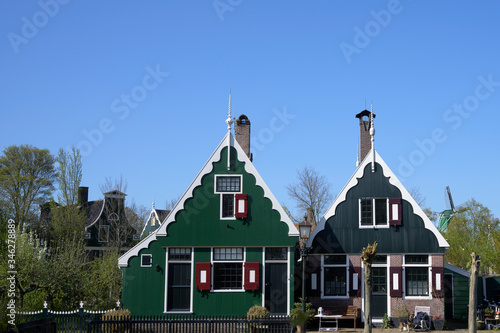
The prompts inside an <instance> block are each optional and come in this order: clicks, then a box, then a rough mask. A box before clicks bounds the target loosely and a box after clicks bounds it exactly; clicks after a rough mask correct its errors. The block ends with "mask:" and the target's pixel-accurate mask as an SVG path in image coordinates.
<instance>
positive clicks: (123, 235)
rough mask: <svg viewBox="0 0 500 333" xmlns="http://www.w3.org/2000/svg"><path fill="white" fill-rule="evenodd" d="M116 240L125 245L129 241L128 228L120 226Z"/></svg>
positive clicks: (117, 229)
mask: <svg viewBox="0 0 500 333" xmlns="http://www.w3.org/2000/svg"><path fill="white" fill-rule="evenodd" d="M116 238H117V239H118V241H119V242H121V243H125V242H126V241H127V227H125V226H119V227H117V228H116Z"/></svg>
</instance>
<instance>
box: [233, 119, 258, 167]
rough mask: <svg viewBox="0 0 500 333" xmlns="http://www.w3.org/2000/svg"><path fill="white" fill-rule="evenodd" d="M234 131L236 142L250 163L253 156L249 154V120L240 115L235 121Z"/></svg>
mask: <svg viewBox="0 0 500 333" xmlns="http://www.w3.org/2000/svg"><path fill="white" fill-rule="evenodd" d="M234 131H235V136H236V141H238V143H239V145H240V146H241V148H243V151H244V152H245V154H247V156H248V158H249V159H250V161H252V160H253V156H252V154H251V153H250V120H248V117H247V116H245V115H244V114H242V115H241V116H239V117H238V119H236V126H235V129H234Z"/></svg>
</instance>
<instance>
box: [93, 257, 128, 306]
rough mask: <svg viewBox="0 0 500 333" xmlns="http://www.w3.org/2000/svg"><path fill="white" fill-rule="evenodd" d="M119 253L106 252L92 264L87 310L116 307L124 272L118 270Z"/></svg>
mask: <svg viewBox="0 0 500 333" xmlns="http://www.w3.org/2000/svg"><path fill="white" fill-rule="evenodd" d="M120 256H121V253H120V252H119V251H106V252H105V253H104V254H103V255H102V256H101V257H100V258H95V259H94V260H93V261H92V262H91V263H90V271H91V272H92V278H91V279H88V280H87V281H86V282H87V287H86V290H87V297H86V299H87V300H88V303H87V305H86V307H87V308H90V309H95V310H102V309H109V308H112V307H114V305H115V303H116V301H117V300H119V299H120V296H121V290H122V272H121V271H120V269H119V268H118V265H117V262H118V258H119V257H120Z"/></svg>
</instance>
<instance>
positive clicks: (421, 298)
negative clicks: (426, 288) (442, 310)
mask: <svg viewBox="0 0 500 333" xmlns="http://www.w3.org/2000/svg"><path fill="white" fill-rule="evenodd" d="M404 299H408V300H422V301H423V300H427V301H430V300H432V297H431V296H404Z"/></svg>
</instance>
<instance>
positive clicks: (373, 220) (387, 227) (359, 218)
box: [358, 197, 390, 229]
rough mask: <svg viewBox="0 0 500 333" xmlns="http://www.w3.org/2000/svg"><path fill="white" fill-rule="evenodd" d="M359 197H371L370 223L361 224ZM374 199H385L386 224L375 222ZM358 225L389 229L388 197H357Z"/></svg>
mask: <svg viewBox="0 0 500 333" xmlns="http://www.w3.org/2000/svg"><path fill="white" fill-rule="evenodd" d="M361 199H364V200H365V199H371V200H372V225H361ZM376 199H385V200H386V205H385V209H386V217H387V221H386V222H387V223H386V224H375V200H376ZM358 225H359V229H389V227H390V225H389V198H384V197H366V198H359V199H358Z"/></svg>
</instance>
